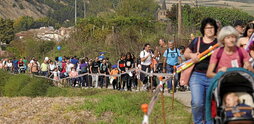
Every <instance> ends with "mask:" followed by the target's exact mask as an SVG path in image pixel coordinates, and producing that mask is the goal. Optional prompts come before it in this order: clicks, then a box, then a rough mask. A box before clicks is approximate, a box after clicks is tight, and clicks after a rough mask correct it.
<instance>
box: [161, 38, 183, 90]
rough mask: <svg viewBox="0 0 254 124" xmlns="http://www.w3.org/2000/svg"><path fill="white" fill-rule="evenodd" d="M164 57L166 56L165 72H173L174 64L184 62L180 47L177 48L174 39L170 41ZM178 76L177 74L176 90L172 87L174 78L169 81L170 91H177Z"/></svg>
mask: <svg viewBox="0 0 254 124" xmlns="http://www.w3.org/2000/svg"><path fill="white" fill-rule="evenodd" d="M163 57H164V62H163V72H164V73H170V74H173V72H174V66H176V65H177V64H179V63H181V62H182V58H181V54H180V50H179V49H178V48H175V43H174V41H169V42H168V49H167V50H166V51H165V52H164V54H163ZM177 78H178V76H177V74H176V75H175V80H174V90H173V87H172V79H169V80H168V81H167V86H168V87H167V88H168V92H169V93H173V92H175V91H176V90H175V89H176V86H177Z"/></svg>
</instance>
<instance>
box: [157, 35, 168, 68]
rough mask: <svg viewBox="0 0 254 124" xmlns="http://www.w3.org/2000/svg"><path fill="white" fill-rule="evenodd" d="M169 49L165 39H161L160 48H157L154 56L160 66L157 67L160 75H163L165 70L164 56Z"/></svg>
mask: <svg viewBox="0 0 254 124" xmlns="http://www.w3.org/2000/svg"><path fill="white" fill-rule="evenodd" d="M166 49H168V46H167V44H166V43H165V40H164V39H160V40H159V46H158V47H156V48H155V51H154V56H155V57H156V58H157V60H158V65H157V69H156V72H158V73H162V70H163V60H164V59H163V54H164V52H165V50H166Z"/></svg>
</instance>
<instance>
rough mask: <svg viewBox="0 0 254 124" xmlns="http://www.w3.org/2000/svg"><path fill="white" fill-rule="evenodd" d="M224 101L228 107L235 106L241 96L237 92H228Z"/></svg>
mask: <svg viewBox="0 0 254 124" xmlns="http://www.w3.org/2000/svg"><path fill="white" fill-rule="evenodd" d="M223 101H224V103H225V106H226V107H234V106H236V105H237V104H238V103H239V98H238V96H237V95H236V94H235V93H227V94H226V95H224V100H223Z"/></svg>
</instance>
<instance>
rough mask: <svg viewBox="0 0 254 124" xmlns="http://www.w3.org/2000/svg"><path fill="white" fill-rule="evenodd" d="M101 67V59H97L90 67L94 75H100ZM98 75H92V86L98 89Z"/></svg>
mask: <svg viewBox="0 0 254 124" xmlns="http://www.w3.org/2000/svg"><path fill="white" fill-rule="evenodd" d="M99 67H100V61H99V58H98V57H96V58H95V60H94V61H93V62H92V65H91V66H90V70H91V73H92V74H98V73H99V70H100V69H99ZM98 80H99V79H98V75H92V84H93V86H94V87H95V88H97V87H98Z"/></svg>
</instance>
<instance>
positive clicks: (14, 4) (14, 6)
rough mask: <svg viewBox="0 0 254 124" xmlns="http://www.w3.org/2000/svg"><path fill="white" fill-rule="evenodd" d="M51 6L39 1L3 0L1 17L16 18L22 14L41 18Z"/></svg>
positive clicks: (0, 7)
mask: <svg viewBox="0 0 254 124" xmlns="http://www.w3.org/2000/svg"><path fill="white" fill-rule="evenodd" d="M50 9H51V8H50V7H49V6H47V5H45V4H41V3H39V2H37V1H33V2H28V0H1V1H0V17H2V18H10V19H16V18H18V17H20V16H32V17H34V18H40V17H44V16H46V15H47V13H48V11H49V10H50Z"/></svg>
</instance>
